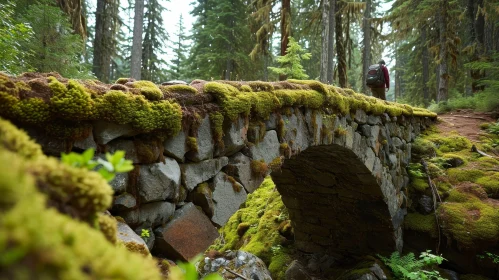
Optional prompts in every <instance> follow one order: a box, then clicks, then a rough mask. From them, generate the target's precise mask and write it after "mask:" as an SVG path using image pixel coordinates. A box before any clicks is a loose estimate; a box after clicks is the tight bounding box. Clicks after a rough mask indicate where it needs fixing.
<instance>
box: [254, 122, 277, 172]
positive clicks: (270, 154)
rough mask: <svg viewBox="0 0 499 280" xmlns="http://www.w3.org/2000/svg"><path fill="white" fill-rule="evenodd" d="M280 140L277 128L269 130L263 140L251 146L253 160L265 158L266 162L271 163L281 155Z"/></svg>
mask: <svg viewBox="0 0 499 280" xmlns="http://www.w3.org/2000/svg"><path fill="white" fill-rule="evenodd" d="M280 145H281V144H280V143H279V140H278V139H277V132H276V131H275V130H270V131H267V133H266V134H265V137H264V138H263V140H262V142H260V143H258V144H257V145H254V146H251V147H250V151H249V155H250V157H251V158H252V159H253V160H262V159H263V160H264V161H265V163H267V164H269V163H271V162H272V161H273V160H274V159H275V158H277V157H279V156H280V154H279V147H280Z"/></svg>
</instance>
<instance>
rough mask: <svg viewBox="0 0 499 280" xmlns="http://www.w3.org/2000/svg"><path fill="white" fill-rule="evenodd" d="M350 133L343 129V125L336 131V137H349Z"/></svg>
mask: <svg viewBox="0 0 499 280" xmlns="http://www.w3.org/2000/svg"><path fill="white" fill-rule="evenodd" d="M347 133H348V131H347V130H346V129H345V128H344V127H342V126H341V125H340V126H338V128H336V130H335V131H334V135H336V136H343V135H347Z"/></svg>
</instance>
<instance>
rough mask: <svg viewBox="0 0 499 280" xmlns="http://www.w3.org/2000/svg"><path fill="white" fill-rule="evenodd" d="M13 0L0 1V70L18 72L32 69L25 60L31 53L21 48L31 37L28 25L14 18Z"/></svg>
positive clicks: (31, 33)
mask: <svg viewBox="0 0 499 280" xmlns="http://www.w3.org/2000/svg"><path fill="white" fill-rule="evenodd" d="M14 7H15V2H14V1H7V3H0V71H5V72H7V73H11V74H18V73H20V72H23V71H29V70H32V69H31V66H30V65H29V64H28V63H26V60H27V59H29V58H30V56H31V55H32V54H31V53H30V52H29V51H26V50H23V49H22V48H21V45H27V44H28V43H29V41H30V39H31V38H32V37H33V35H34V34H33V32H32V30H31V28H30V26H28V25H25V24H23V23H19V22H16V21H15V20H14Z"/></svg>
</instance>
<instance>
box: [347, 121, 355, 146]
mask: <svg viewBox="0 0 499 280" xmlns="http://www.w3.org/2000/svg"><path fill="white" fill-rule="evenodd" d="M354 131H355V130H354V129H353V127H351V126H349V127H348V128H347V134H346V135H345V147H346V148H348V149H352V148H353V137H354V135H353V132H354Z"/></svg>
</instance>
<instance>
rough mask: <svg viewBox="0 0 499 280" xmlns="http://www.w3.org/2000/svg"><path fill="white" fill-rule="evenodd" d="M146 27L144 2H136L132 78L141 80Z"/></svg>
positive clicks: (139, 0) (140, 0)
mask: <svg viewBox="0 0 499 280" xmlns="http://www.w3.org/2000/svg"><path fill="white" fill-rule="evenodd" d="M143 26H144V0H135V17H134V20H133V41H132V58H131V65H130V76H131V77H132V78H134V79H136V80H140V77H141V66H142V29H143Z"/></svg>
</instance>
